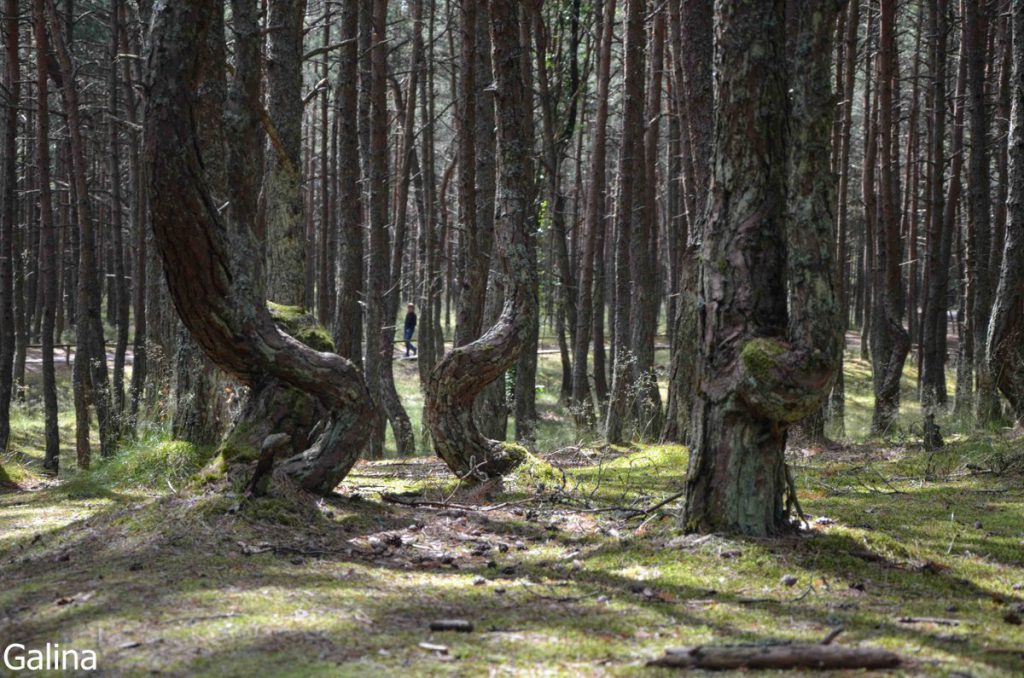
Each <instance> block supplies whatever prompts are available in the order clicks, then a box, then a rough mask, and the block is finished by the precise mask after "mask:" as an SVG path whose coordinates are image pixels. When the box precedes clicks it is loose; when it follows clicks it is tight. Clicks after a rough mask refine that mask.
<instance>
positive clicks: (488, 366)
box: [424, 0, 537, 480]
mask: <svg viewBox="0 0 1024 678" xmlns="http://www.w3.org/2000/svg"><path fill="white" fill-rule="evenodd" d="M490 6H491V42H492V54H493V59H494V60H493V68H494V75H495V80H496V83H497V90H496V92H495V101H496V104H497V118H498V156H499V161H500V168H501V171H500V175H499V181H498V200H497V218H496V230H497V236H498V241H497V254H498V256H499V257H500V261H501V273H502V276H503V277H504V280H505V284H504V286H505V290H506V297H505V305H504V308H503V309H502V313H501V316H500V317H499V318H498V322H497V323H495V325H494V326H493V327H491V328H490V329H489V330H487V332H485V333H484V335H483V336H482V337H480V338H479V339H477V340H476V341H473V342H471V343H469V344H465V345H463V346H459V347H457V348H455V349H453V350H452V351H451V352H450V353H449V354H448V355H446V356H445V357H444V358H443V359H442V360H441V361H440V362H439V363H438V364H437V367H435V368H434V370H433V372H431V374H430V379H429V380H428V381H427V387H426V396H427V397H426V407H425V409H424V417H425V418H426V420H427V425H428V426H429V427H430V433H431V435H432V436H433V438H434V448H435V450H436V451H437V454H438V456H440V457H441V458H442V459H443V460H444V461H445V463H446V464H448V467H449V468H451V469H452V471H453V472H455V474H456V475H458V476H459V477H460V478H467V479H473V480H484V479H487V478H490V477H493V476H496V475H502V474H505V473H507V472H508V471H510V470H512V469H513V468H514V467H515V466H517V465H518V464H519V463H521V462H522V461H523V460H524V459H525V452H524V451H523V450H522V448H519V447H516V446H513V445H509V444H506V443H502V442H499V441H496V440H490V439H488V438H486V437H484V435H483V434H481V433H480V431H479V429H478V428H477V424H476V421H475V419H474V417H473V402H474V401H475V400H476V397H477V396H478V395H479V394H480V393H481V392H482V391H483V390H484V388H485V387H486V386H487V385H488V384H490V383H491V382H493V381H494V380H495V379H497V378H498V377H500V376H501V375H502V374H504V373H505V370H507V369H508V368H509V367H511V366H512V365H513V364H515V362H516V359H517V358H518V356H519V351H520V349H521V348H522V347H523V344H524V343H525V341H526V339H527V335H528V333H529V331H530V327H531V324H532V322H533V320H534V318H535V317H536V313H537V298H536V296H535V295H536V275H537V273H536V262H535V261H534V260H533V258H532V257H531V256H530V252H531V250H530V247H529V242H528V241H529V237H530V233H529V223H528V221H529V219H528V217H529V214H530V196H531V195H532V191H531V186H530V182H531V180H532V179H531V178H532V176H533V174H532V162H531V159H530V157H531V156H530V148H529V145H528V139H529V138H530V137H529V135H528V134H526V130H525V129H524V122H525V121H526V115H527V113H526V105H527V103H526V98H525V95H526V89H525V87H524V84H523V72H522V65H521V64H522V58H523V55H522V50H523V46H522V44H521V42H520V37H519V36H520V33H519V8H518V3H517V2H515V1H514V0H492V2H491V5H490Z"/></svg>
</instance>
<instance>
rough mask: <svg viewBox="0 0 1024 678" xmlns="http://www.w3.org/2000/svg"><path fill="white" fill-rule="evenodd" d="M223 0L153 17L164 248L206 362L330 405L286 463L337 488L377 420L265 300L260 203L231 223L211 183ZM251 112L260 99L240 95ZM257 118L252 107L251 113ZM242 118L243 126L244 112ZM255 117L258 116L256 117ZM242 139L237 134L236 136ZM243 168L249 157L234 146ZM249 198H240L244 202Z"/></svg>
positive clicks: (156, 200)
mask: <svg viewBox="0 0 1024 678" xmlns="http://www.w3.org/2000/svg"><path fill="white" fill-rule="evenodd" d="M217 11H218V3H217V2H216V0H189V1H187V2H175V3H167V4H163V5H160V6H158V7H157V8H155V10H154V17H153V23H152V33H151V42H150V48H149V54H148V56H147V60H148V69H147V70H148V73H149V76H150V80H149V83H148V85H149V97H148V99H147V102H146V117H145V120H146V124H145V138H146V153H145V157H146V159H147V173H148V175H149V177H150V183H149V189H150V195H151V196H152V222H153V234H154V241H155V243H156V246H157V249H158V251H159V253H160V256H161V258H162V260H163V263H164V272H165V275H166V278H167V285H168V289H169V290H170V293H171V297H172V299H173V301H174V305H175V308H176V309H177V311H178V314H179V315H180V316H181V319H182V321H183V322H184V324H185V326H186V327H187V328H188V329H189V331H190V332H191V333H192V336H193V337H194V338H195V339H196V341H197V342H198V343H199V345H200V346H201V347H202V349H203V351H204V352H205V353H206V354H207V356H208V357H209V358H210V359H211V360H212V361H213V362H214V363H216V364H217V366H218V367H220V368H222V369H223V370H225V371H226V372H228V373H229V374H232V375H234V376H235V377H236V378H237V379H239V380H240V381H241V382H243V383H245V384H246V385H248V386H250V387H253V388H255V389H261V388H264V387H266V386H267V385H268V384H274V383H280V384H284V385H286V386H289V387H292V388H294V389H296V390H298V391H302V392H304V393H307V394H309V395H311V396H314V397H315V398H317V400H319V401H320V403H321V404H322V405H323V407H324V408H325V409H326V410H327V416H326V417H324V419H323V420H322V421H321V425H320V428H319V434H318V436H317V437H316V439H315V440H314V441H313V442H312V444H311V445H310V446H309V448H308V449H305V450H303V451H302V452H300V453H299V454H296V455H294V456H292V457H291V458H289V459H287V460H286V461H285V462H284V463H283V468H284V470H285V471H286V472H288V473H289V474H290V475H292V476H293V477H295V478H296V479H297V480H298V482H299V483H300V484H301V485H302V486H303V487H304V488H306V489H308V490H311V491H315V492H320V493H327V492H330V491H331V490H332V489H333V488H334V486H335V485H337V483H338V482H339V481H340V480H341V479H342V478H343V477H344V476H345V474H346V473H347V472H348V470H349V469H350V468H351V466H352V464H353V463H354V462H355V460H356V458H357V457H358V455H359V452H360V451H361V450H362V449H363V447H364V445H365V443H366V440H367V438H368V436H369V433H370V426H371V425H372V424H371V422H372V415H371V409H370V399H369V393H368V391H367V390H366V385H365V384H364V382H363V378H362V375H361V374H360V372H359V370H358V369H357V368H356V367H355V366H354V365H353V364H352V363H351V362H349V361H348V360H346V359H344V358H342V357H340V356H338V355H335V354H332V353H321V352H318V351H316V350H314V349H311V348H309V347H307V346H305V345H304V344H302V343H301V342H300V341H298V340H297V339H294V338H293V337H291V336H290V335H288V334H286V333H284V332H282V331H281V330H280V329H279V328H278V327H277V325H276V324H275V323H274V320H273V318H272V317H271V315H270V312H269V311H268V309H267V308H266V306H265V303H264V300H263V298H262V284H261V270H260V266H259V265H258V264H257V265H254V262H259V256H258V254H259V248H258V245H257V241H256V238H255V236H254V234H253V230H252V229H253V228H254V226H255V224H254V223H253V222H252V220H251V218H239V217H244V216H249V217H251V215H253V214H254V210H252V209H251V207H252V206H251V205H250V204H249V201H239V203H238V204H234V203H233V204H232V209H231V216H230V217H229V218H228V219H227V220H225V219H223V218H222V217H221V215H220V213H219V212H218V205H217V204H216V203H215V202H214V201H213V200H211V198H210V193H209V190H208V188H207V186H206V185H205V181H204V180H203V179H202V176H203V164H202V158H201V157H200V153H199V151H198V148H199V146H198V144H197V142H196V129H195V126H194V121H193V116H192V114H191V111H192V110H193V109H194V108H195V106H196V102H197V84H198V83H197V81H196V80H197V77H198V74H199V73H201V72H202V71H203V70H204V69H203V68H202V64H201V63H200V60H201V59H202V58H203V56H202V55H203V53H204V50H201V49H200V46H201V45H202V42H203V40H205V32H206V31H207V30H208V28H209V27H210V26H211V25H212V24H215V22H214V21H213V18H214V17H215V16H216V15H215V12H217ZM239 104H240V106H241V107H242V108H243V109H245V108H246V107H251V105H252V101H251V99H248V98H244V97H243V98H241V100H240V101H239ZM249 113H251V111H249ZM234 114H235V115H233V116H231V117H232V119H238V118H239V113H238V111H235V112H234ZM246 117H247V116H246ZM233 140H234V141H235V142H236V143H237V137H236V138H234V139H233ZM232 150H233V152H232V154H231V158H232V163H233V165H235V167H234V168H233V169H237V168H239V167H241V166H242V164H243V163H245V162H246V160H245V154H244V153H239V152H237V151H238V150H239V149H237V148H235V149H232ZM235 197H238V196H235Z"/></svg>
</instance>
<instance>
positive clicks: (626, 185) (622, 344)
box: [605, 0, 646, 444]
mask: <svg viewBox="0 0 1024 678" xmlns="http://www.w3.org/2000/svg"><path fill="white" fill-rule="evenodd" d="M645 6H646V3H645V2H644V0H627V1H626V19H625V21H626V29H625V30H626V38H625V40H626V45H625V65H624V67H623V78H624V80H625V89H624V93H623V96H624V100H623V105H622V142H621V145H620V147H619V181H618V189H617V191H616V192H617V198H616V208H615V304H614V306H613V311H614V313H615V328H614V332H613V336H612V342H613V345H612V348H613V350H614V351H615V358H614V361H613V371H612V390H611V397H610V399H609V401H608V415H607V418H606V420H605V437H606V438H607V439H608V442H609V443H612V444H621V443H623V442H624V441H625V440H626V436H627V435H631V434H632V433H633V431H627V427H628V426H629V425H630V424H635V423H636V422H635V420H634V419H633V418H632V417H631V416H630V415H631V408H630V404H631V403H630V395H631V392H632V391H633V390H634V389H635V388H636V384H635V379H636V370H635V367H636V356H635V355H634V353H633V344H632V341H631V336H630V327H631V318H632V316H633V308H632V306H633V304H632V300H633V289H632V288H633V284H634V283H637V282H639V281H633V280H631V275H630V274H631V272H632V271H633V267H632V264H631V260H632V258H633V256H634V254H639V253H635V252H634V249H636V247H634V246H633V245H632V241H633V238H634V233H635V235H636V237H638V238H639V237H642V235H643V233H644V228H643V226H642V224H641V223H640V222H642V220H643V219H644V218H645V217H644V214H643V201H642V194H641V190H640V184H641V181H642V176H643V175H642V172H643V170H644V161H643V160H644V147H643V125H644V121H643V115H644V48H645V43H646V38H645V32H644V8H645ZM645 263H646V262H645ZM637 310H638V311H639V309H637Z"/></svg>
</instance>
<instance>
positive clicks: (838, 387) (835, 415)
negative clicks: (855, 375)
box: [828, 0, 860, 436]
mask: <svg viewBox="0 0 1024 678" xmlns="http://www.w3.org/2000/svg"><path fill="white" fill-rule="evenodd" d="M859 28H860V0H849V5H848V7H847V17H846V32H845V35H844V42H845V44H844V47H843V100H842V103H841V107H842V113H841V119H842V122H841V125H840V133H839V137H840V142H839V158H838V159H837V160H838V165H839V194H838V198H837V200H836V204H837V209H836V298H837V299H838V300H839V308H840V310H841V311H842V314H841V322H842V327H843V334H844V338H845V333H846V328H847V326H848V325H849V305H850V304H849V292H848V290H847V288H848V284H847V282H848V280H849V267H848V266H847V262H846V255H847V240H848V233H849V214H850V174H851V169H852V168H851V167H850V142H851V130H852V127H853V97H854V94H855V92H854V90H855V85H856V83H857V31H858V30H859ZM839 362H840V366H839V368H838V369H837V370H836V383H835V385H834V386H833V387H832V394H831V397H830V399H829V411H828V416H829V420H830V421H831V422H832V426H833V429H834V431H835V434H836V435H837V436H843V435H845V433H846V387H845V381H844V375H843V369H842V362H843V354H842V353H841V354H840V355H839Z"/></svg>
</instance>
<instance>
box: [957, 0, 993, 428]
mask: <svg viewBox="0 0 1024 678" xmlns="http://www.w3.org/2000/svg"><path fill="white" fill-rule="evenodd" d="M964 4H965V8H966V13H965V15H964V39H965V40H967V53H968V55H969V60H968V64H967V114H968V122H969V125H970V131H971V147H970V153H969V155H968V161H967V162H968V167H967V179H968V180H967V221H968V238H967V241H966V243H965V244H966V247H967V284H968V286H969V292H968V298H969V299H970V300H971V301H972V302H973V308H972V315H971V318H970V319H969V322H970V323H971V330H972V339H973V344H974V345H973V348H974V352H973V354H972V355H968V356H965V357H966V358H967V359H968V360H971V361H973V362H974V370H975V374H976V375H977V392H976V394H975V402H974V405H975V407H974V415H975V421H976V423H977V424H980V425H985V424H987V423H989V422H991V421H992V420H994V419H996V418H997V417H998V416H999V399H998V396H997V395H996V387H995V383H994V382H993V380H992V374H991V373H990V372H989V369H988V362H987V361H986V360H985V349H986V346H987V344H988V323H989V320H990V318H991V313H992V290H991V284H990V283H991V272H990V270H989V259H990V254H991V252H990V250H991V247H992V245H991V241H992V216H991V209H992V204H991V203H992V199H991V191H992V185H991V184H992V181H991V178H990V174H991V171H992V169H991V166H990V163H989V152H988V118H989V114H988V110H987V107H988V105H989V102H988V100H987V96H986V82H985V69H986V62H987V59H986V58H985V55H986V52H987V44H988V37H989V32H988V16H987V10H986V4H987V3H985V2H966V3H964Z"/></svg>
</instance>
